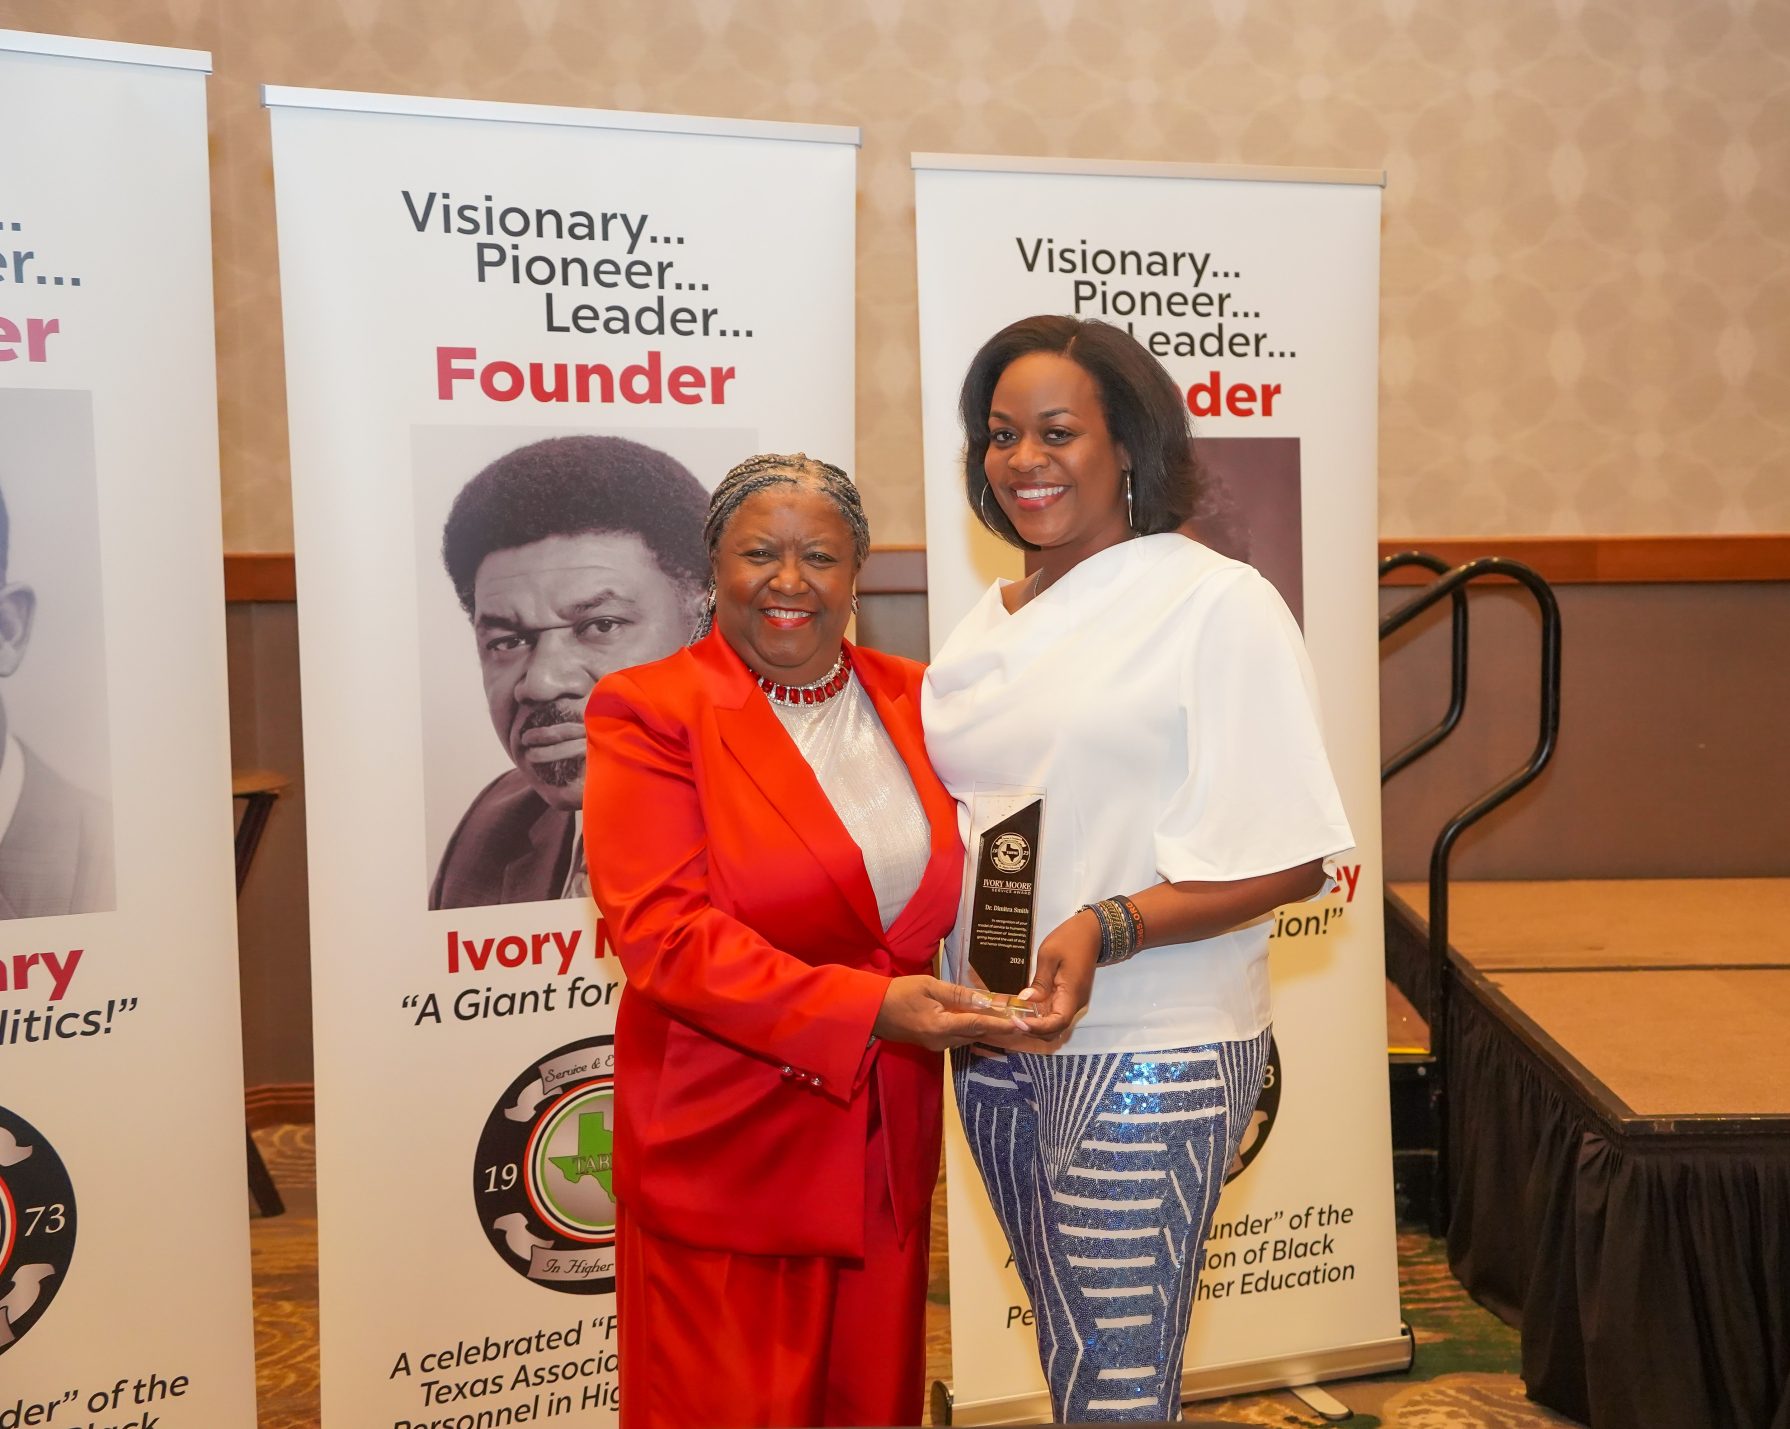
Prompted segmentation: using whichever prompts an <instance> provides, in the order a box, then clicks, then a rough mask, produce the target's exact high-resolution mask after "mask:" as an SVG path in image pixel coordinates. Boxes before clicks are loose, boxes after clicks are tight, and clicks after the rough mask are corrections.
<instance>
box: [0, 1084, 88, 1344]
mask: <svg viewBox="0 0 1790 1429" xmlns="http://www.w3.org/2000/svg"><path fill="white" fill-rule="evenodd" d="M74 1253H75V1188H74V1185H73V1183H72V1182H71V1181H70V1180H69V1179H68V1170H67V1168H65V1167H64V1166H63V1164H62V1158H61V1157H60V1156H58V1155H57V1154H56V1151H55V1148H54V1147H52V1146H51V1145H50V1143H49V1142H48V1141H46V1140H45V1139H44V1137H43V1133H42V1132H40V1131H38V1130H37V1128H36V1127H34V1126H32V1125H31V1123H30V1122H28V1121H26V1120H25V1119H24V1118H23V1117H22V1116H19V1115H18V1114H17V1113H15V1112H11V1111H8V1110H7V1109H6V1108H5V1107H3V1106H0V1355H3V1354H5V1353H6V1352H7V1351H8V1350H9V1349H11V1348H12V1347H13V1346H14V1345H15V1344H17V1343H18V1342H19V1341H20V1340H21V1339H23V1338H24V1337H25V1335H27V1334H29V1333H30V1331H31V1330H32V1328H33V1327H34V1326H35V1325H36V1324H37V1322H38V1321H39V1320H41V1319H42V1318H43V1316H44V1313H45V1312H46V1311H47V1310H48V1309H49V1308H50V1302H51V1301H52V1300H54V1299H55V1298H56V1292H57V1291H58V1290H60V1289H61V1288H62V1282H63V1279H64V1278H65V1277H66V1276H67V1274H68V1263H69V1261H70V1260H72V1259H73V1258H74Z"/></svg>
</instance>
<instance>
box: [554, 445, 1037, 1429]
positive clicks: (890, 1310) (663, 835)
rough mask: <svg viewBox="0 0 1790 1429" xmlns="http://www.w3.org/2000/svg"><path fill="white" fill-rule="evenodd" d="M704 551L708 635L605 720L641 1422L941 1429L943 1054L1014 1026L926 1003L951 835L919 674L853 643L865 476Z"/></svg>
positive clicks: (652, 671) (624, 1299)
mask: <svg viewBox="0 0 1790 1429" xmlns="http://www.w3.org/2000/svg"><path fill="white" fill-rule="evenodd" d="M705 535H706V539H707V542H708V549H709V556H710V560H711V563H712V567H713V575H714V580H713V584H712V585H711V587H710V596H709V599H710V616H711V620H705V621H704V622H703V626H702V629H701V630H700V631H699V634H698V638H697V639H696V641H695V642H694V643H693V644H692V645H690V646H689V647H688V648H686V649H684V650H682V651H680V652H678V653H677V654H675V655H672V656H670V657H669V658H667V659H664V660H660V661H657V662H655V663H653V664H650V665H644V666H637V667H635V668H634V669H631V670H626V671H622V672H620V673H617V674H613V675H610V676H608V677H607V678H605V679H604V680H603V681H602V682H601V683H600V684H599V685H598V686H597V688H596V690H595V692H594V693H593V694H592V696H591V701H590V705H589V709H588V712H587V714H586V730H587V734H588V742H589V756H588V766H587V768H588V772H587V774H586V778H585V796H584V797H585V827H586V830H587V838H586V846H587V847H588V848H589V849H590V872H591V887H592V891H593V893H594V894H595V896H596V900H597V904H598V906H599V907H600V908H601V909H602V912H603V915H604V917H605V918H606V919H607V920H608V924H609V930H610V936H611V937H612V939H613V940H614V943H615V947H616V950H617V952H618V953H619V955H620V957H621V960H622V964H623V966H624V967H625V968H626V969H627V974H628V984H627V988H626V990H625V992H624V993H623V996H622V1002H621V1009H620V1012H619V1014H618V1016H617V1022H616V1083H617V1087H618V1091H619V1097H618V1100H617V1107H618V1111H617V1127H616V1143H615V1187H616V1193H617V1200H618V1203H619V1221H618V1245H617V1273H618V1283H617V1289H618V1292H619V1297H620V1303H619V1305H618V1312H619V1315H620V1319H621V1337H622V1338H621V1356H622V1361H621V1417H622V1422H623V1424H624V1426H626V1429H660V1426H664V1429H695V1426H728V1425H807V1424H814V1425H819V1424H918V1423H919V1422H920V1405H921V1389H922V1382H923V1373H924V1371H923V1364H924V1333H923V1321H924V1308H925V1292H926V1252H927V1239H928V1221H929V1216H928V1212H929V1204H930V1201H931V1196H932V1188H933V1183H934V1180H935V1179H936V1177H937V1174H938V1156H939V1132H940V1126H939V1118H940V1105H941V1094H940V1077H941V1060H940V1057H939V1052H940V1051H941V1050H942V1049H944V1048H946V1047H953V1046H962V1045H965V1044H967V1043H970V1042H973V1041H976V1040H978V1039H981V1038H986V1037H988V1036H990V1035H995V1036H999V1035H1000V1034H1001V1033H1002V1031H1003V1030H1004V1029H1005V1027H1006V1024H1005V1023H1004V1022H1002V1021H1001V1020H1000V1019H998V1018H995V1017H991V1016H983V1015H978V1014H976V1013H973V1012H970V1011H967V1010H961V1005H960V1001H959V999H960V998H961V996H962V993H961V991H960V990H958V989H954V988H952V987H950V986H948V985H947V984H944V983H941V982H939V981H937V980H936V979H935V978H933V977H931V976H930V975H929V970H930V968H931V967H932V963H933V956H934V952H935V949H936V947H937V944H938V941H939V939H940V938H941V937H942V936H943V935H944V934H945V933H946V932H947V931H949V929H950V927H951V924H952V922H953V920H954V918H955V916H956V911H957V904H958V893H959V884H960V879H961V876H962V867H963V850H962V847H961V845H960V844H959V841H958V835H957V814H956V805H955V804H954V803H953V801H952V799H951V797H950V795H949V794H947V793H946V792H945V790H944V788H943V787H942V786H941V785H940V784H939V782H938V780H937V778H936V777H935V776H934V775H933V773H932V768H931V766H930V765H929V764H928V763H927V761H926V753H925V749H924V746H923V744H922V742H921V736H920V704H919V683H920V667H919V666H918V665H916V664H914V663H913V662H911V661H908V660H902V659H898V658H896V657H894V656H889V655H883V654H879V653H877V652H876V651H872V650H860V649H856V648H854V647H852V646H850V645H847V644H846V643H845V640H844V633H845V625H846V621H847V620H848V619H849V617H850V614H851V610H852V605H853V594H852V586H853V582H854V580H855V578H856V576H857V572H858V568H859V567H860V565H861V564H862V563H863V560H864V556H865V554H866V553H867V551H868V549H869V533H868V529H867V527H866V525H865V522H864V514H863V507H862V505H861V503H860V502H859V500H858V494H857V491H856V489H855V488H854V487H853V486H852V484H851V482H850V480H849V479H848V478H847V477H846V476H845V474H844V473H843V472H841V471H840V470H838V468H836V467H831V466H827V465H825V464H824V463H821V462H815V461H812V460H810V459H808V458H806V457H800V456H797V457H780V456H767V457H755V458H753V459H752V460H751V461H748V462H745V463H742V464H741V465H740V466H738V467H735V468H734V470H733V471H731V472H730V473H728V475H727V477H726V479H724V480H723V481H722V483H721V484H720V486H718V487H717V488H716V489H715V493H714V498H713V500H712V502H711V505H710V509H709V518H708V523H707V526H706V528H705ZM711 621H712V628H711ZM598 830H600V831H601V832H600V834H598V833H596V832H595V831H598Z"/></svg>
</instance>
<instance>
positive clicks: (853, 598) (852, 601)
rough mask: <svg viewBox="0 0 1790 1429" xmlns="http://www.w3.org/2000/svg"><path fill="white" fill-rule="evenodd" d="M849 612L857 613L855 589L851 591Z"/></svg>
mask: <svg viewBox="0 0 1790 1429" xmlns="http://www.w3.org/2000/svg"><path fill="white" fill-rule="evenodd" d="M851 613H852V614H853V615H856V614H857V613H858V593H857V592H856V591H855V590H854V591H853V592H852V593H851Z"/></svg>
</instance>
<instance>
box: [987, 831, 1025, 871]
mask: <svg viewBox="0 0 1790 1429" xmlns="http://www.w3.org/2000/svg"><path fill="white" fill-rule="evenodd" d="M988 856H989V858H990V859H991V860H992V861H993V863H994V866H995V867H996V868H998V869H1000V871H1001V872H1002V873H1021V872H1023V871H1024V870H1025V866H1026V865H1027V864H1028V863H1030V862H1031V861H1032V846H1031V844H1030V843H1028V842H1027V841H1026V837H1025V835H1024V834H1001V835H999V836H998V837H997V838H996V839H995V841H994V843H993V844H991V845H990V847H989V854H988Z"/></svg>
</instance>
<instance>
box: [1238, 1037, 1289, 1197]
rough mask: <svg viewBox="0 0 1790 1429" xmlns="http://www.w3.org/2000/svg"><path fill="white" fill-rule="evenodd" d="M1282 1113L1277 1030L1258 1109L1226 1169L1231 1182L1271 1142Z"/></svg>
mask: <svg viewBox="0 0 1790 1429" xmlns="http://www.w3.org/2000/svg"><path fill="white" fill-rule="evenodd" d="M1279 1115H1280V1048H1279V1047H1277V1046H1276V1045H1275V1043H1274V1034H1273V1033H1269V1035H1268V1057H1267V1060H1266V1061H1265V1062H1264V1063H1263V1064H1262V1094H1261V1095H1260V1096H1259V1097H1257V1098H1256V1104H1255V1110H1254V1111H1252V1112H1251V1113H1250V1114H1249V1125H1248V1126H1246V1127H1244V1128H1243V1139H1242V1140H1241V1141H1240V1142H1238V1143H1237V1155H1236V1158H1235V1159H1234V1160H1233V1161H1232V1162H1231V1167H1230V1170H1228V1171H1226V1172H1225V1173H1224V1179H1225V1184H1226V1185H1229V1184H1230V1183H1231V1182H1232V1181H1235V1180H1236V1179H1237V1177H1239V1176H1241V1175H1242V1174H1243V1172H1244V1171H1245V1169H1247V1168H1248V1166H1249V1163H1250V1162H1252V1161H1254V1160H1255V1159H1256V1157H1258V1156H1260V1155H1261V1154H1262V1148H1263V1147H1264V1146H1266V1145H1267V1144H1268V1133H1269V1132H1271V1131H1273V1130H1274V1119H1275V1118H1276V1117H1277V1116H1279Z"/></svg>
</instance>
